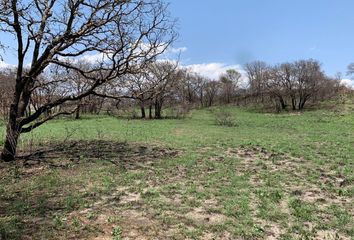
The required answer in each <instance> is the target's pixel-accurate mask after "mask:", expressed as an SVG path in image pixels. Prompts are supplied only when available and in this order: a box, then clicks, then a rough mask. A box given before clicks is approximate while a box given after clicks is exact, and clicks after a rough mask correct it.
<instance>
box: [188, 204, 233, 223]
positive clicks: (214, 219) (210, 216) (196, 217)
mask: <svg viewBox="0 0 354 240" xmlns="http://www.w3.org/2000/svg"><path fill="white" fill-rule="evenodd" d="M185 217H186V218H187V219H189V220H192V221H193V223H195V224H198V225H220V224H223V223H224V222H226V221H227V217H226V216H225V215H222V214H218V213H208V212H207V211H206V210H205V209H204V208H203V207H199V208H194V209H193V210H192V211H191V212H189V213H187V214H186V215H185Z"/></svg>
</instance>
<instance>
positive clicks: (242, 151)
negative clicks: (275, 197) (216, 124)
mask: <svg viewBox="0 0 354 240" xmlns="http://www.w3.org/2000/svg"><path fill="white" fill-rule="evenodd" d="M225 155H227V156H228V157H233V158H237V159H240V160H241V163H240V166H239V168H238V169H236V174H244V173H246V172H248V173H249V175H250V178H249V182H250V184H251V186H252V188H253V189H254V191H252V192H251V193H250V208H251V209H252V213H256V212H257V211H258V207H259V203H260V201H262V200H261V199H259V198H258V197H257V196H256V194H255V191H257V190H258V189H268V188H269V187H270V188H272V186H267V188H265V186H266V183H265V182H263V181H264V180H263V179H262V177H264V176H268V175H272V174H275V173H279V174H280V176H282V178H283V179H284V181H282V182H278V183H277V184H278V185H279V186H278V188H279V189H280V191H281V192H282V193H283V197H282V199H281V200H280V201H279V203H278V204H277V206H278V209H279V210H280V212H281V213H282V214H286V215H288V216H289V223H291V221H292V218H293V216H292V213H291V211H290V207H289V206H288V202H289V199H290V198H298V199H300V200H301V201H303V202H305V203H309V204H315V205H316V206H317V207H318V208H319V209H320V210H319V211H325V210H326V209H327V208H328V207H330V206H331V205H336V206H339V207H341V209H346V210H348V211H349V213H351V215H354V214H353V211H352V209H353V205H352V204H353V199H352V198H351V197H348V196H340V195H338V194H336V193H335V192H334V191H329V190H326V189H325V188H324V187H323V186H332V187H336V188H338V189H346V188H348V187H350V186H351V185H352V182H351V181H350V180H348V179H346V178H344V177H342V176H340V175H339V176H338V175H336V174H337V173H336V172H334V171H333V170H331V169H330V168H328V169H326V168H325V167H324V168H323V169H319V168H316V170H315V171H317V172H316V173H317V174H318V175H319V177H318V180H317V182H316V180H314V178H313V177H312V179H311V180H310V181H309V180H307V179H306V177H307V175H308V172H309V171H312V172H313V169H312V166H313V165H311V162H307V161H305V160H304V159H302V158H296V157H292V156H288V155H287V154H276V153H271V152H268V151H266V150H265V149H264V148H261V147H258V146H255V147H253V146H241V147H240V148H236V149H233V148H229V149H228V150H227V151H226V152H225ZM314 176H315V174H314ZM263 191H264V190H263ZM252 215H253V219H254V221H255V222H256V223H258V224H259V225H260V226H261V227H262V229H264V233H265V235H266V237H267V238H266V239H279V238H280V237H281V235H282V234H284V233H286V231H285V230H284V229H282V227H281V226H280V225H279V224H277V223H275V222H269V221H266V220H263V219H260V218H258V217H257V216H256V214H252ZM325 217H328V216H325ZM323 221H325V219H323ZM311 224H312V225H313V226H312V229H314V231H315V230H316V229H315V227H316V224H313V223H311ZM314 234H315V236H316V238H315V239H349V238H346V237H345V236H344V235H341V234H340V233H338V232H337V231H320V230H318V231H317V230H316V231H315V232H314Z"/></svg>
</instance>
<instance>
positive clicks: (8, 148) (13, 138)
mask: <svg viewBox="0 0 354 240" xmlns="http://www.w3.org/2000/svg"><path fill="white" fill-rule="evenodd" d="M16 115H17V114H16V106H14V105H12V106H11V110H10V115H9V121H8V124H7V130H6V139H5V144H4V148H3V150H2V153H1V160H3V161H5V162H10V161H14V160H15V157H16V150H17V141H18V138H19V136H20V130H19V129H20V128H19V126H18V124H17V121H16Z"/></svg>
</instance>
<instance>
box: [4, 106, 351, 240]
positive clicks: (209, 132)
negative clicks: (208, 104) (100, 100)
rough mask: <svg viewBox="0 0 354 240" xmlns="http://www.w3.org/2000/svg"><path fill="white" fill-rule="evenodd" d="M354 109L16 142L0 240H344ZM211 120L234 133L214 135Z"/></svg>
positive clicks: (79, 123)
mask: <svg viewBox="0 0 354 240" xmlns="http://www.w3.org/2000/svg"><path fill="white" fill-rule="evenodd" d="M351 106H352V105H351V103H350V101H347V105H346V108H333V109H332V110H318V111H309V112H302V113H296V114H294V113H283V114H264V113H257V112H249V111H248V110H245V109H244V110H241V109H237V108H234V107H226V108H225V107H223V108H212V111H209V110H194V111H192V113H191V117H190V118H186V119H165V120H160V121H141V120H128V119H124V118H120V119H117V118H114V117H104V116H102V117H90V116H87V117H86V116H84V117H83V118H82V119H81V120H76V121H74V120H71V121H70V120H55V121H52V122H50V123H48V124H47V125H44V126H43V127H41V128H38V129H36V130H35V131H33V132H32V133H31V134H30V135H24V137H23V138H22V139H21V143H20V145H21V152H20V156H21V157H20V158H19V159H18V160H17V161H16V162H13V163H12V164H5V163H3V164H2V165H1V180H0V206H1V209H2V210H1V212H0V235H1V237H2V238H5V239H8V238H10V239H21V238H22V239H23V238H26V237H31V238H34V239H96V238H107V239H121V238H128V237H129V238H137V237H144V238H151V239H153V238H155V239H156V238H157V239H164V238H167V239H171V238H174V239H186V238H192V239H195V238H197V239H198V238H200V239H212V238H216V239H235V238H244V239H263V238H273V239H274V238H275V239H312V238H317V239H336V238H338V239H350V238H352V237H353V236H354V232H353V227H354V226H353V209H354V206H353V202H354V201H353V196H354V195H353V194H354V188H353V180H354V176H353V162H352V159H354V153H353V151H352V146H353V143H354V142H353V139H354V136H353V131H350V129H352V128H353V124H354V115H353V114H352V110H353V109H352V107H351ZM216 112H222V113H225V112H226V113H227V115H228V114H230V116H231V117H233V118H235V119H237V127H231V128H230V127H225V126H220V125H216V124H215V113H216ZM3 130H4V128H3Z"/></svg>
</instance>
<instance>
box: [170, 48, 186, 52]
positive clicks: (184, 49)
mask: <svg viewBox="0 0 354 240" xmlns="http://www.w3.org/2000/svg"><path fill="white" fill-rule="evenodd" d="M187 50H188V48H186V47H178V48H174V47H171V48H169V49H167V53H183V52H186V51H187Z"/></svg>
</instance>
